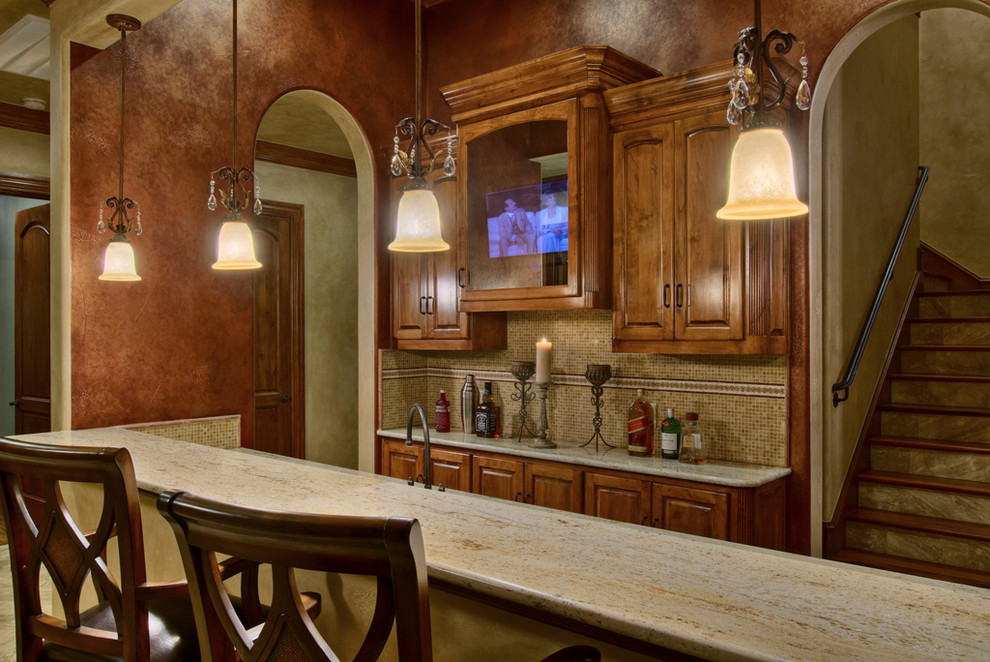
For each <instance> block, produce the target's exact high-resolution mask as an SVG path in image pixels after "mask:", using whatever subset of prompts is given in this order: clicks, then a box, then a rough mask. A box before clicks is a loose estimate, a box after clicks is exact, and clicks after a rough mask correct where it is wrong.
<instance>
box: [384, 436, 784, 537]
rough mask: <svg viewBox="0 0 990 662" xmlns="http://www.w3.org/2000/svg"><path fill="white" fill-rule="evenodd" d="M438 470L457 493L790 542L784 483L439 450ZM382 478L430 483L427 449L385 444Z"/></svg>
mask: <svg viewBox="0 0 990 662" xmlns="http://www.w3.org/2000/svg"><path fill="white" fill-rule="evenodd" d="M430 465H431V478H432V481H433V484H434V485H440V484H443V485H444V486H445V487H447V488H449V489H455V490H462V491H464V492H474V493H475V494H481V495H483V496H489V497H495V498H498V499H507V500H511V501H518V502H521V503H531V504H535V505H537V506H544V507H546V508H554V509H557V510H566V511H570V512H572V513H584V514H586V515H594V516H596V517H604V518H606V519H612V520H617V521H620V522H629V523H631V524H642V525H645V526H652V527H655V528H659V529H667V530H669V531H678V532H680V533H690V534H693V535H697V536H704V537H707V538H715V539H717V540H730V541H732V542H739V543H743V544H747V545H757V546H759V547H766V548H769V549H783V548H784V544H785V539H784V534H785V531H784V529H785V527H784V518H785V502H784V497H785V490H784V479H783V478H780V479H777V480H775V481H772V482H770V483H767V484H765V485H761V486H759V487H727V486H723V485H710V484H707V483H697V482H694V481H686V480H678V479H672V478H659V477H646V476H644V475H642V474H635V473H632V472H628V471H611V470H585V469H582V468H579V467H577V466H575V465H570V464H565V463H562V462H544V461H540V460H528V459H523V458H519V457H514V456H509V455H501V454H494V453H488V452H483V453H472V452H470V451H466V450H461V449H456V450H455V449H451V448H437V447H432V446H431V448H430ZM380 473H381V474H383V475H386V476H392V477H395V478H401V479H403V480H408V479H409V478H413V479H414V480H416V481H417V482H422V480H423V478H422V474H423V445H422V444H421V443H418V442H417V443H415V444H413V445H412V446H406V445H405V443H404V442H402V441H396V440H394V439H384V438H383V439H381V468H380Z"/></svg>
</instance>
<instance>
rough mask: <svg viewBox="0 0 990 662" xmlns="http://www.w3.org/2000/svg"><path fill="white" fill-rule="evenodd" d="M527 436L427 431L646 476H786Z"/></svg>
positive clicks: (399, 431)
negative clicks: (535, 443) (543, 444)
mask: <svg viewBox="0 0 990 662" xmlns="http://www.w3.org/2000/svg"><path fill="white" fill-rule="evenodd" d="M378 435H379V436H381V437H387V438H390V439H402V440H405V438H406V429H405V428H395V429H389V430H379V431H378ZM413 440H415V441H423V433H422V431H421V430H417V429H416V428H413ZM530 441H532V440H531V439H526V438H523V440H522V441H521V442H520V441H516V440H515V439H507V438H504V437H503V438H502V439H485V438H483V437H478V436H476V435H473V434H464V433H463V432H435V431H433V430H430V443H431V444H434V443H436V444H442V445H444V446H454V447H457V448H465V449H470V450H477V451H493V452H496V453H505V454H506V455H518V456H519V457H529V458H534V459H537V460H552V461H554V462H565V463H567V464H580V465H583V466H586V467H597V468H599V469H617V470H619V471H632V472H636V473H641V474H647V475H650V476H662V477H664V478H680V479H682V480H693V481H695V482H697V483H709V484H712V485H725V486H727V487H759V486H760V485H765V484H766V483H769V482H771V481H774V480H777V479H778V478H782V477H784V476H787V475H790V473H791V470H790V469H789V468H788V467H767V466H763V465H759V464H745V463H743V462H723V461H721V460H709V461H708V462H706V463H705V464H685V463H682V462H678V461H677V460H664V459H663V458H660V457H634V456H632V455H630V454H629V452H628V451H627V450H626V449H625V448H608V447H606V446H604V445H602V446H600V447H599V450H597V451H596V450H595V449H594V447H592V446H590V445H589V446H587V447H585V448H582V447H581V445H580V444H579V443H577V442H569V441H558V442H557V448H531V447H530V446H529V443H530Z"/></svg>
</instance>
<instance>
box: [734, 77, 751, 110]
mask: <svg viewBox="0 0 990 662" xmlns="http://www.w3.org/2000/svg"><path fill="white" fill-rule="evenodd" d="M732 103H733V104H734V105H735V106H736V108H738V109H739V110H743V109H744V108H746V107H747V106H749V85H747V84H746V81H744V80H743V79H741V78H740V79H739V81H738V82H736V86H735V88H734V89H733V90H732Z"/></svg>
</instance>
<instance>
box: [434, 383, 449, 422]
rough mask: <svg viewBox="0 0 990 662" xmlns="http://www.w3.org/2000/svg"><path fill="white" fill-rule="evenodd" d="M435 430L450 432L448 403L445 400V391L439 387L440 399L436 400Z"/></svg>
mask: <svg viewBox="0 0 990 662" xmlns="http://www.w3.org/2000/svg"><path fill="white" fill-rule="evenodd" d="M436 419H437V425H436V428H437V432H450V403H449V402H447V392H446V391H444V390H443V389H440V399H439V400H437V417H436Z"/></svg>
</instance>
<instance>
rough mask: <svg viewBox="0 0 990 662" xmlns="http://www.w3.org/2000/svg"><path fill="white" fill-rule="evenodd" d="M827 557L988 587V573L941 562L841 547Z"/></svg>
mask: <svg viewBox="0 0 990 662" xmlns="http://www.w3.org/2000/svg"><path fill="white" fill-rule="evenodd" d="M829 558H830V559H831V560H833V561H839V562H841V563H852V564H854V565H863V566H867V567H870V568H878V569H880V570H890V571H893V572H902V573H905V574H908V575H915V576H918V577H928V578H930V579H940V580H942V581H947V582H956V583H959V584H969V585H971V586H982V587H984V588H990V573H986V572H979V571H977V570H968V569H966V568H956V567H954V566H951V565H944V564H941V563H930V562H926V561H917V560H915V559H908V558H904V557H902V556H892V555H890V554H878V553H876V552H867V551H864V550H859V549H843V550H841V551H839V552H836V553H835V554H833V555H831V556H830V557H829Z"/></svg>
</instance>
